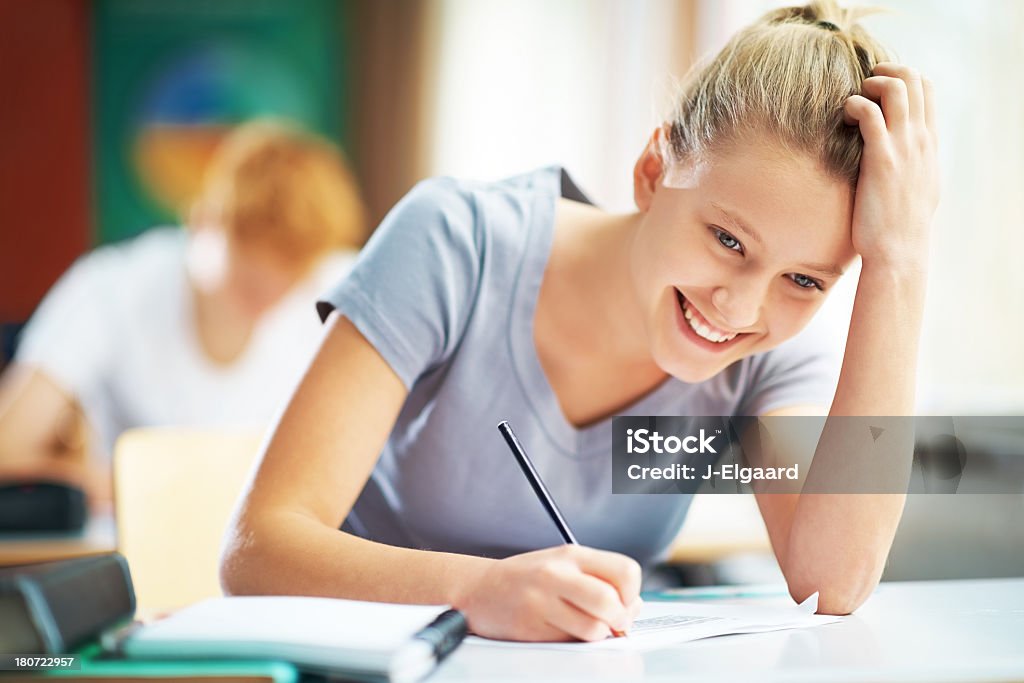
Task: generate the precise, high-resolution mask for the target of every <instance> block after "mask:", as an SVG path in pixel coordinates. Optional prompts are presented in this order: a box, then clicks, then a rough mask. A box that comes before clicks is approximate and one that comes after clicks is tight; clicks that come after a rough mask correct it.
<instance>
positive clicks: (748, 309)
mask: <svg viewBox="0 0 1024 683" xmlns="http://www.w3.org/2000/svg"><path fill="white" fill-rule="evenodd" d="M767 292H768V286H767V283H761V282H759V281H758V280H756V279H754V278H742V277H738V278H736V279H734V280H733V281H732V282H730V283H729V284H728V285H725V286H722V287H718V288H716V289H715V290H714V291H713V292H712V293H711V303H712V304H713V305H714V307H715V310H716V311H717V312H718V314H719V315H720V316H721V317H722V322H724V323H725V324H726V325H728V326H729V327H730V328H731V329H733V330H743V329H746V328H749V327H752V326H754V325H755V324H756V323H757V321H758V320H760V319H761V309H762V307H763V306H764V300H765V298H766V296H767Z"/></svg>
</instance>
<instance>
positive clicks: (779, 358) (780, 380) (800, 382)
mask: <svg viewBox="0 0 1024 683" xmlns="http://www.w3.org/2000/svg"><path fill="white" fill-rule="evenodd" d="M848 322H849V321H848V319H847V323H848ZM841 324H842V322H841V319H839V320H837V319H836V318H835V317H825V318H822V319H816V320H815V321H813V322H812V323H811V324H810V325H808V327H807V328H805V329H804V330H803V331H802V332H801V333H800V334H798V335H796V336H795V337H793V338H792V339H789V340H788V341H786V342H784V343H783V344H781V345H780V346H778V347H776V348H775V349H772V350H771V351H768V352H767V353H764V354H761V355H759V356H757V357H755V359H754V362H753V363H752V371H751V375H750V381H749V382H748V384H747V388H746V390H745V391H744V394H743V398H742V399H741V401H740V406H739V409H738V410H737V414H738V415H749V416H758V415H764V414H765V413H767V412H770V411H772V410H777V409H779V408H786V407H790V406H798V405H815V406H821V407H823V408H825V409H828V408H829V407H830V406H831V405H832V400H833V399H834V398H835V394H836V387H837V385H838V383H839V371H840V370H841V369H842V364H843V349H844V348H845V330H844V329H842V328H841V327H840V326H841Z"/></svg>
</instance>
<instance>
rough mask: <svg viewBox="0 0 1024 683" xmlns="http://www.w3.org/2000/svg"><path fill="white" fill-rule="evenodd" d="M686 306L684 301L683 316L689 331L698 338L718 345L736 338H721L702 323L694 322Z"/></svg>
mask: <svg viewBox="0 0 1024 683" xmlns="http://www.w3.org/2000/svg"><path fill="white" fill-rule="evenodd" d="M684 301H685V300H684ZM688 304H689V302H688V301H685V303H684V304H683V315H684V316H685V317H686V321H687V322H688V323H689V324H690V329H692V330H693V331H694V332H696V333H697V335H698V336H700V337H703V338H704V339H707V340H708V341H711V342H716V343H719V344H721V343H723V342H727V341H729V340H731V339H733V338H734V337H735V336H736V335H735V334H730V335H727V336H724V337H723V336H722V335H720V334H719V333H718V332H715V331H713V330H712V329H711V328H709V327H708V326H707V325H705V324H704V323H701V322H697V321H695V320H694V317H693V312H692V311H691V310H690V307H689V305H688Z"/></svg>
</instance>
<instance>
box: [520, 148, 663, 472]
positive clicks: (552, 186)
mask: <svg viewBox="0 0 1024 683" xmlns="http://www.w3.org/2000/svg"><path fill="white" fill-rule="evenodd" d="M530 189H531V190H533V192H532V193H531V195H532V202H530V204H529V209H530V215H529V216H528V217H527V221H526V222H527V231H526V238H525V239H526V247H525V250H524V255H523V259H522V263H521V264H520V269H519V272H518V274H517V276H516V282H515V287H514V290H513V291H514V294H513V301H512V307H511V312H510V325H509V329H510V334H509V347H510V353H511V357H512V362H513V367H514V369H515V372H516V375H517V379H518V380H519V383H520V386H521V387H522V389H523V392H524V393H525V394H526V400H527V403H528V404H529V407H530V409H531V411H532V412H533V414H534V416H535V417H536V419H537V422H538V423H539V424H540V425H541V427H542V429H543V431H544V433H545V435H546V436H547V437H548V440H549V441H550V443H551V444H552V445H553V446H554V447H555V448H556V449H557V450H558V451H559V452H560V453H561V454H562V455H564V456H567V457H575V458H589V457H595V456H599V455H606V454H607V453H608V452H609V450H610V448H611V441H610V438H611V429H610V427H611V421H612V417H608V418H605V419H603V420H599V421H597V422H594V423H593V424H590V425H587V426H585V427H582V428H577V427H576V426H575V425H573V424H572V423H570V422H569V420H568V418H566V417H565V415H564V414H563V413H562V406H561V405H560V404H559V402H558V397H557V395H556V394H555V390H554V388H553V387H552V385H551V382H550V381H549V380H548V377H547V374H546V373H545V372H544V368H543V366H542V365H541V363H540V357H539V355H538V353H537V346H536V344H535V343H534V335H533V329H534V322H535V319H536V309H537V299H538V296H539V294H540V286H541V283H542V281H543V279H544V271H545V270H546V268H547V262H548V258H549V257H550V255H551V247H552V243H553V240H554V219H555V205H556V202H557V200H558V199H559V198H560V197H564V198H566V199H572V200H575V201H581V202H584V203H587V204H591V205H594V202H592V201H591V200H590V199H589V198H588V197H587V196H586V194H584V193H583V192H582V191H581V190H580V189H579V187H578V186H577V185H576V183H575V182H573V180H572V178H571V177H570V176H569V174H568V172H567V171H566V170H565V169H564V168H562V167H561V166H550V167H548V168H545V169H542V170H540V171H538V172H537V173H536V174H535V175H534V177H533V179H532V183H531V186H530ZM676 381H677V380H675V378H673V377H671V376H669V377H667V378H666V379H665V380H664V381H662V382H661V383H660V384H659V385H658V386H657V387H655V388H654V389H652V390H650V391H649V392H647V393H646V394H644V395H642V396H641V397H639V398H638V399H637V400H635V401H634V402H633V403H631V404H629V405H628V406H626V407H625V408H623V409H622V410H620V411H619V412H617V413H616V415H646V414H649V413H650V412H651V408H654V407H657V406H663V405H664V401H663V397H664V396H665V395H666V394H668V393H670V392H672V391H673V389H674V387H673V385H674V384H675V382H676ZM655 412H657V411H655Z"/></svg>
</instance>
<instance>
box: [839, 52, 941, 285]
mask: <svg viewBox="0 0 1024 683" xmlns="http://www.w3.org/2000/svg"><path fill="white" fill-rule="evenodd" d="M844 113H845V117H846V121H847V123H849V124H851V125H857V126H859V127H860V133H861V136H862V137H863V138H864V152H863V156H862V157H861V163H860V178H859V180H858V182H857V194H856V199H855V201H854V208H853V225H852V239H853V246H854V248H855V249H856V250H857V253H858V254H860V256H861V258H862V259H863V260H864V262H865V263H878V264H881V265H883V266H885V265H887V266H892V267H896V268H899V269H901V270H903V269H908V268H913V269H916V270H921V271H924V270H926V262H927V258H928V235H929V232H930V224H931V219H932V215H933V214H934V212H935V206H936V204H937V203H938V199H939V172H938V164H937V159H936V156H937V154H936V147H937V138H936V127H935V96H934V92H933V89H932V84H931V82H930V81H928V80H927V79H925V78H922V77H921V74H920V73H918V72H917V71H916V70H915V69H912V68H910V67H908V66H904V65H902V64H894V63H891V62H885V63H880V64H878V65H877V66H876V67H875V69H874V75H873V76H871V77H870V78H868V79H866V80H865V81H864V83H863V95H852V96H851V97H850V98H848V99H847V100H846V104H845V106H844Z"/></svg>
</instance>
